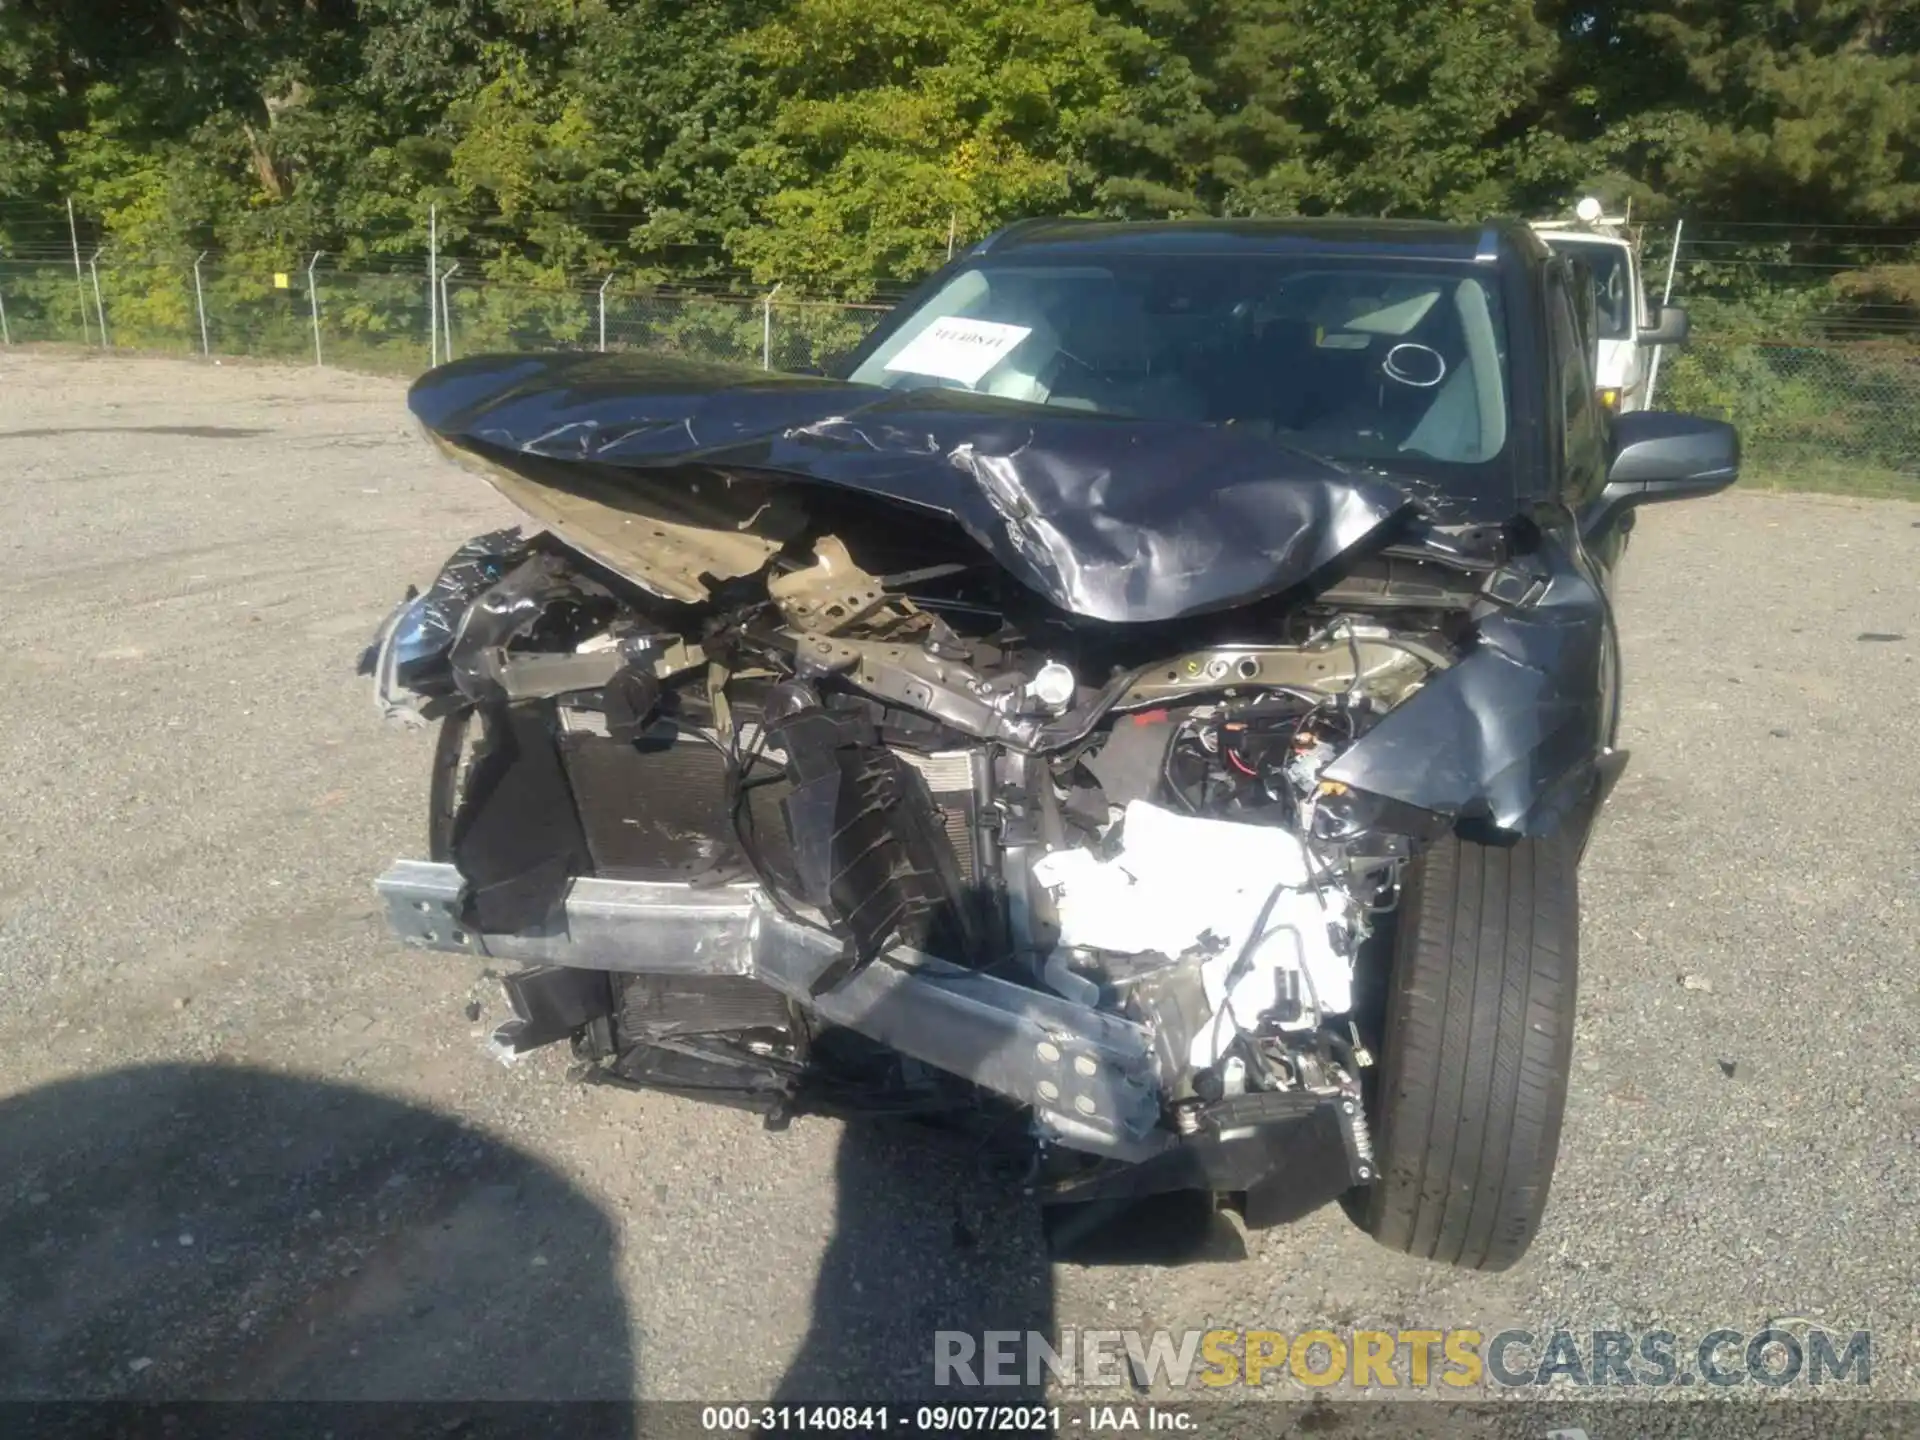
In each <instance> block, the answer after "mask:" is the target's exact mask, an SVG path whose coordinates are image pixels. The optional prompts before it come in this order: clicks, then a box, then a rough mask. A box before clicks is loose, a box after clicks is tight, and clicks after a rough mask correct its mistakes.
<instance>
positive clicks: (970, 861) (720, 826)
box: [560, 712, 977, 880]
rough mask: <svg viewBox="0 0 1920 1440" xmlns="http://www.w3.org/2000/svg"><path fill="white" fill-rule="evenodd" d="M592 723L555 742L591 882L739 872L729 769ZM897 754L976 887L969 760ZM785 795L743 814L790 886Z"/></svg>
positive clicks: (685, 741)
mask: <svg viewBox="0 0 1920 1440" xmlns="http://www.w3.org/2000/svg"><path fill="white" fill-rule="evenodd" d="M564 713H565V712H563V714H564ZM597 718H598V717H597V716H594V717H587V718H585V719H573V718H569V719H568V720H567V723H566V727H565V729H564V730H563V733H562V734H561V736H560V754H561V759H562V762H563V763H564V765H565V766H566V772H567V779H568V783H569V784H570V785H571V786H572V789H573V796H574V803H575V804H576V805H577V806H578V807H579V811H580V823H581V828H582V829H583V830H584V831H585V833H586V839H587V849H588V851H589V853H590V854H591V855H592V857H593V863H594V871H595V873H596V874H598V875H600V876H602V877H603V878H606V879H610V880H686V879H691V878H695V877H697V876H700V875H704V874H708V873H711V872H715V871H719V870H725V869H727V868H729V867H734V868H737V867H738V866H739V864H740V861H741V857H740V854H739V847H738V844H737V842H736V840H735V836H734V831H733V826H732V823H731V821H730V819H729V817H728V815H727V804H726V765H725V762H723V761H722V760H721V758H720V754H719V752H718V751H717V750H715V749H714V748H713V747H712V746H711V745H708V744H707V743H705V742H704V741H702V740H699V739H697V738H694V737H692V736H689V735H685V734H682V735H679V736H678V737H677V738H675V737H673V736H672V732H671V731H670V730H667V729H663V730H662V732H661V737H660V739H658V740H657V741H655V740H651V739H650V740H647V741H643V742H642V743H641V744H639V745H627V744H621V743H618V742H616V741H613V740H609V739H607V738H606V736H605V734H604V731H603V730H601V729H600V727H598V726H595V725H593V724H592V721H593V720H595V719H597ZM750 741H751V737H750V736H749V742H750ZM895 753H896V754H897V755H899V757H900V758H901V759H902V760H904V761H906V762H907V763H908V764H909V765H911V766H913V768H914V769H916V770H918V771H919V772H920V774H921V775H922V776H923V777H924V778H925V780H926V782H927V788H928V789H929V790H931V791H932V792H933V798H934V803H935V804H937V805H938V806H939V807H940V817H941V825H942V828H943V829H944V830H945V831H946V834H947V838H948V839H949V840H950V841H951V842H952V844H953V853H954V856H955V858H956V859H957V860H958V861H959V862H960V871H961V874H962V875H964V876H965V877H966V878H967V879H968V880H973V879H975V878H977V876H976V874H975V869H974V853H973V780H972V772H971V769H970V764H969V757H968V755H967V752H966V751H964V750H956V751H946V752H942V753H939V754H934V755H920V754H914V753H912V752H909V751H906V750H897V751H895ZM775 768H777V761H773V762H763V764H762V765H761V766H760V767H759V768H758V769H757V770H756V773H757V774H767V773H771V772H772V771H773V770H774V769H775ZM786 793H787V786H786V785H785V784H783V783H775V784H770V785H758V786H755V787H754V788H753V789H752V790H750V791H749V792H748V795H747V808H748V810H749V812H750V813H751V815H752V818H753V822H754V828H753V834H754V836H755V837H756V840H757V842H758V845H759V848H760V851H761V854H762V856H763V857H764V858H765V860H766V863H767V864H768V865H769V866H770V867H771V868H772V869H774V870H775V871H776V872H777V873H779V874H781V875H787V876H790V875H791V874H792V860H791V854H792V849H791V846H790V844H789V842H788V838H787V829H786V822H785V820H784V819H783V818H782V817H781V814H780V799H781V797H782V796H783V795H785V794H786Z"/></svg>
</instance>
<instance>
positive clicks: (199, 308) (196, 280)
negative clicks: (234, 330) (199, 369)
mask: <svg viewBox="0 0 1920 1440" xmlns="http://www.w3.org/2000/svg"><path fill="white" fill-rule="evenodd" d="M206 258H207V252H206V251H204V250H202V251H201V252H200V253H199V254H198V255H196V256H194V257H193V308H194V311H195V312H196V313H197V314H198V315H199V316H200V356H201V358H202V359H212V358H213V346H211V345H209V344H208V343H207V299H206V296H205V295H204V294H203V293H202V292H201V289H200V262H201V261H202V260H204V259H206Z"/></svg>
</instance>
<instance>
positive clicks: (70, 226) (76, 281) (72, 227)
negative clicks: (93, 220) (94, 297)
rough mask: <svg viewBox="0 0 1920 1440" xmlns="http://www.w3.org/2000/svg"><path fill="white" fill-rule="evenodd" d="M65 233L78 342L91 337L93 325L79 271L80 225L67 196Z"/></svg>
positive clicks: (70, 198) (83, 279) (83, 282)
mask: <svg viewBox="0 0 1920 1440" xmlns="http://www.w3.org/2000/svg"><path fill="white" fill-rule="evenodd" d="M67 234H68V236H69V237H70V238H71V239H72V240H73V288H74V289H75V290H76V291H77V292H78V293H79V296H80V343H81V344H82V345H84V344H86V343H87V342H88V341H90V340H92V339H93V327H92V326H91V325H89V324H88V323H87V277H86V276H84V275H82V274H81V273H80V227H79V225H78V224H77V223H75V221H74V218H73V197H72V196H68V197H67Z"/></svg>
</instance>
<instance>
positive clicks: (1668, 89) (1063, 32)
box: [0, 0, 1920, 336]
mask: <svg viewBox="0 0 1920 1440" xmlns="http://www.w3.org/2000/svg"><path fill="white" fill-rule="evenodd" d="M1590 187H1598V188H1599V189H1600V190H1602V191H1603V192H1604V193H1605V194H1606V195H1607V196H1608V197H1609V198H1610V199H1611V200H1612V201H1614V202H1615V203H1622V202H1624V201H1626V200H1628V199H1632V200H1633V201H1634V203H1635V206H1636V212H1637V213H1640V214H1654V215H1658V214H1661V213H1667V214H1674V213H1690V214H1694V215H1697V216H1702V217H1705V216H1711V217H1712V218H1714V219H1716V220H1721V221H1740V220H1769V221H1770V220H1776V219H1779V218H1781V217H1783V216H1790V217H1792V218H1794V219H1796V220H1805V221H1823V222H1829V223H1835V224H1839V223H1853V224H1900V225H1920V9H1916V7H1915V6H1914V5H1913V3H1912V0H1659V3H1656V4H1651V5H1646V4H1626V3H1623V0H1581V3H1558V0H1538V3H1535V0H88V3H86V4H77V3H72V0H10V3H7V4H5V5H0V253H12V254H15V255H22V254H25V253H26V252H28V251H30V250H33V249H34V248H35V247H36V246H37V247H40V248H41V249H42V250H45V249H46V248H47V247H50V246H51V245H52V244H53V243H54V241H55V240H56V239H57V238H63V237H59V236H58V235H57V232H56V231H55V230H54V228H53V221H52V219H51V218H50V217H54V216H56V215H57V216H59V217H60V218H62V219H64V209H63V207H64V203H65V201H66V200H67V199H68V198H69V197H71V198H72V199H73V200H74V202H75V205H76V208H77V209H78V211H79V212H80V214H81V216H82V217H83V219H84V220H85V221H86V222H87V227H88V229H89V231H91V232H93V233H96V234H101V235H104V236H105V237H107V239H108V242H109V244H110V246H111V252H112V253H113V254H114V255H115V256H116V258H117V259H118V260H119V261H120V262H122V263H124V264H133V263H145V264H153V265H169V266H175V267H178V266H179V265H182V264H184V263H187V262H189V261H190V259H191V257H192V255H194V254H196V253H198V252H200V251H202V250H209V249H210V250H213V251H216V252H218V253H219V254H221V256H222V257H223V259H224V261H225V262H226V263H227V264H228V266H229V267H230V268H231V269H232V270H233V271H234V272H235V273H242V272H244V273H252V274H270V273H271V272H272V271H273V270H275V269H281V270H285V269H288V268H303V267H304V264H305V261H306V259H307V258H308V257H310V256H311V254H312V253H313V252H315V251H324V252H325V253H326V254H327V255H328V256H329V257H330V260H331V262H332V263H333V264H336V265H341V266H347V267H359V268H364V269H368V270H376V271H377V270H381V269H388V268H392V267H393V266H394V265H396V264H399V263H402V262H404V263H405V264H406V265H408V266H409V267H417V265H418V257H419V256H420V254H421V252H422V251H423V250H424V249H425V247H426V241H427V216H428V212H429V208H430V207H437V211H438V215H439V219H440V225H441V238H442V241H443V253H444V254H447V255H457V256H459V257H460V259H461V263H462V266H463V270H462V276H463V278H468V279H478V278H482V277H485V278H488V279H491V280H494V281H496V282H498V283H500V284H507V285H513V286H518V287H523V288H524V289H525V290H526V291H527V293H529V294H532V295H547V294H558V293H560V292H562V291H565V292H568V293H572V291H573V290H574V289H577V288H579V287H581V286H583V285H591V284H594V283H597V281H598V278H599V277H601V276H604V275H606V274H608V273H614V272H617V273H619V274H621V275H623V276H628V277H635V276H637V277H640V278H643V279H646V280H650V281H654V282H665V281H673V280H685V279H694V278H712V277H721V276H751V277H752V278H753V279H754V280H755V281H756V282H758V283H764V284H769V285H770V284H771V283H773V282H774V281H776V280H778V281H781V282H784V283H785V284H786V285H787V286H788V287H789V293H790V294H791V293H793V292H800V293H803V294H804V293H816V294H818V293H835V294H842V295H846V294H857V293H860V292H862V291H866V290H870V289H872V288H873V287H875V286H876V285H881V284H897V283H900V282H903V281H907V280H910V279H914V278H917V277H918V276H920V275H921V274H923V273H925V272H926V271H927V270H928V269H929V268H930V267H932V266H934V265H936V264H938V263H939V262H940V261H941V260H942V259H943V258H944V257H945V256H946V254H947V253H948V247H949V244H950V243H963V242H967V241H971V240H974V239H977V238H979V237H980V236H981V235H983V234H985V233H987V232H989V231H991V230H992V229H994V228H996V227H997V226H999V225H1002V224H1004V223H1006V222H1007V221H1009V220H1012V219H1015V218H1019V217H1021V216H1025V215H1029V214H1036V213H1081V214H1107V215H1117V216H1164V215H1202V214H1214V213H1224V214H1286V213H1296V212H1302V213H1316V212H1345V213H1359V214H1392V215H1441V216H1452V217H1477V216H1480V215H1483V214H1487V213H1492V212H1502V211H1505V212H1533V211H1538V210H1540V209H1543V208H1546V207H1548V206H1558V205H1560V204H1563V203H1564V202H1565V201H1566V200H1567V199H1568V198H1569V197H1570V196H1571V195H1573V194H1574V193H1576V192H1578V191H1580V190H1582V189H1586V188H1590ZM36 205H38V206H41V207H44V208H42V209H38V210H36V209H35V206H36ZM1881 258H1884V257H1881ZM1721 259H1722V261H1723V263H1722V264H1721V265H1720V266H1719V268H1718V270H1717V271H1716V272H1715V274H1714V275H1712V276H1710V277H1707V279H1708V281H1709V284H1710V288H1711V290H1712V293H1715V294H1718V295H1721V296H1723V297H1725V298H1726V299H1728V300H1729V301H1730V302H1731V301H1736V300H1741V299H1743V298H1751V297H1752V296H1753V295H1755V294H1757V293H1758V290H1759V289H1760V288H1762V287H1758V286H1757V285H1756V284H1755V283H1754V277H1755V276H1756V275H1757V274H1758V273H1759V272H1758V270H1756V268H1755V266H1756V264H1757V263H1758V262H1759V261H1761V260H1764V259H1765V256H1764V255H1763V254H1755V255H1750V256H1740V255H1737V254H1731V253H1728V254H1724V255H1723V256H1722V257H1721ZM1835 263H1836V264H1845V263H1847V260H1846V258H1845V257H1839V258H1838V259H1836V261H1835ZM1897 270H1898V266H1894V267H1892V268H1890V269H1887V271H1886V273H1885V274H1884V275H1883V276H1882V278H1881V279H1880V280H1878V281H1875V282H1872V285H1873V286H1877V287H1878V288H1877V289H1875V288H1869V289H1866V290H1859V291H1857V292H1855V293H1853V294H1852V295H1851V296H1850V300H1851V303H1854V304H1856V305H1857V306H1859V307H1863V313H1866V310H1865V308H1864V307H1876V306H1877V307H1881V308H1882V311H1885V310H1888V309H1895V310H1897V309H1899V308H1900V307H1901V306H1902V305H1908V304H1910V302H1908V301H1902V300H1899V299H1897V298H1888V297H1897V296H1898V295H1901V294H1908V295H1910V294H1911V293H1912V291H1913V286H1912V285H1911V284H1910V283H1909V282H1907V281H1905V280H1902V279H1901V278H1900V276H1899V274H1898V273H1896V272H1897ZM1862 283H1865V282H1862ZM1902 287H1905V288H1902ZM177 300H178V296H177V294H176V293H175V292H174V291H172V290H168V291H166V293H165V294H164V295H162V296H161V297H159V298H157V299H155V300H153V301H152V302H151V304H152V306H153V307H154V316H155V320H156V323H157V322H158V321H159V320H160V319H161V318H164V317H165V316H168V315H172V314H174V313H175V309H176V308H177V305H176V302H177ZM142 303H144V302H142ZM530 303H533V302H530ZM555 303H558V302H555ZM571 303H572V302H568V304H569V305H570V304H571ZM126 304H127V307H128V308H129V309H130V310H137V309H138V308H139V306H138V305H137V304H136V303H135V302H134V300H133V298H132V297H131V296H129V297H127V302H126ZM470 304H471V306H472V307H474V313H473V315H472V317H471V319H472V323H473V325H474V326H475V330H476V333H477V334H482V335H484V334H490V333H495V331H497V330H499V327H500V326H501V325H502V324H504V323H505V322H504V321H502V320H500V319H499V317H491V318H490V316H489V313H488V311H487V308H486V304H485V303H484V302H482V301H479V300H474V301H472V302H470ZM546 304H547V302H546V301H544V300H542V301H539V302H538V304H537V305H536V308H539V306H545V305H546ZM572 315H573V312H572V311H571V310H570V309H567V308H566V307H565V306H562V307H561V308H560V309H557V310H553V311H552V313H551V314H548V313H545V312H543V313H542V315H541V317H540V318H539V320H538V328H539V329H540V331H541V333H547V332H548V331H549V330H551V332H552V333H554V334H555V335H557V336H564V335H566V334H567V333H568V332H569V327H570V326H571V325H572V324H573V320H572V319H570V318H568V317H570V316H572ZM461 318H462V317H461V315H460V314H459V313H458V312H457V313H456V316H455V319H456V322H457V321H459V320H460V319H461ZM263 323H264V322H263ZM500 333H505V331H500Z"/></svg>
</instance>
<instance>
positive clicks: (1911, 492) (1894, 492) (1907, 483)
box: [1737, 456, 1920, 500]
mask: <svg viewBox="0 0 1920 1440" xmlns="http://www.w3.org/2000/svg"><path fill="white" fill-rule="evenodd" d="M1737 488H1738V489H1741V490H1768V491H1800V492H1804V493H1810V494H1815V495H1857V496H1860V497H1862V498H1863V499H1871V500H1920V471H1901V470H1888V469H1885V468H1883V467H1880V466H1876V465H1871V464H1865V463H1860V462H1856V461H1849V460H1835V459H1833V458H1831V457H1823V458H1820V459H1804V460H1801V459H1790V458H1782V457H1777V456H1768V457H1766V458H1765V459H1763V460H1759V461H1754V460H1747V461H1745V462H1743V463H1742V465H1741V467H1740V483H1739V485H1738V486H1737Z"/></svg>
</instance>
